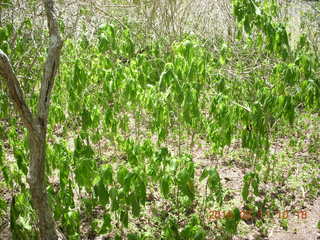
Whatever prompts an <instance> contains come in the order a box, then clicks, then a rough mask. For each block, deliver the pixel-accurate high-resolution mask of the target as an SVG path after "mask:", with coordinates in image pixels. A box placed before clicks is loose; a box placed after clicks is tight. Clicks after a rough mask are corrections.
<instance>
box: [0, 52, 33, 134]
mask: <svg viewBox="0 0 320 240" xmlns="http://www.w3.org/2000/svg"><path fill="white" fill-rule="evenodd" d="M0 75H1V76H2V77H3V78H4V80H5V82H6V84H7V86H8V90H9V96H10V98H11V100H12V101H13V103H14V105H15V107H16V109H17V111H18V112H19V113H20V115H21V118H22V121H23V123H24V124H25V126H26V127H27V128H28V130H29V131H30V132H33V133H35V132H38V131H36V129H35V127H34V121H33V116H32V113H31V111H30V109H29V108H28V106H27V104H26V102H25V100H24V97H23V93H22V90H21V87H20V84H19V82H18V79H17V77H16V75H15V73H14V71H13V69H12V65H11V63H10V60H9V58H8V56H7V55H6V54H5V53H4V52H3V51H2V50H1V49H0Z"/></svg>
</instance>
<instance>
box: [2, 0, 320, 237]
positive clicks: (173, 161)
mask: <svg viewBox="0 0 320 240" xmlns="http://www.w3.org/2000/svg"><path fill="white" fill-rule="evenodd" d="M233 6H234V14H235V17H236V20H237V22H238V23H239V26H240V28H239V29H238V30H239V36H238V37H239V41H238V43H241V44H242V45H241V47H240V49H235V47H234V46H232V44H230V43H227V42H223V43H222V44H220V45H219V46H218V50H217V52H215V53H214V54H213V52H212V51H209V50H208V49H207V48H206V47H205V45H204V43H203V42H201V41H200V40H199V39H198V38H197V37H195V36H186V37H185V38H184V39H182V40H180V41H176V42H174V43H173V44H172V45H170V46H164V45H163V44H162V43H161V42H160V41H154V42H153V43H152V44H146V45H143V46H141V45H139V44H138V43H137V42H136V41H135V35H134V33H133V32H131V30H130V29H122V28H121V27H118V26H117V25H112V24H111V25H110V24H105V25H102V26H101V27H100V28H99V29H97V31H96V35H95V39H94V40H92V41H91V40H88V39H87V37H86V36H85V35H82V36H80V37H79V39H78V41H75V40H67V41H66V42H65V47H64V55H63V58H62V60H61V68H60V74H59V78H58V79H57V81H56V84H55V91H54V92H53V96H52V107H51V109H50V115H49V129H48V135H49V137H48V138H49V144H48V146H47V163H48V164H47V166H48V167H47V169H46V173H47V176H46V177H47V179H48V181H49V182H51V181H52V179H54V182H55V183H57V186H56V185H50V186H49V187H48V195H49V199H50V204H51V206H52V207H53V210H54V217H55V219H56V221H57V222H58V223H59V225H61V229H62V230H63V232H64V233H65V234H66V235H67V237H68V239H69V238H70V239H82V238H83V236H82V233H81V231H82V228H81V226H82V224H84V223H83V221H87V222H89V223H90V227H91V229H90V231H91V232H92V233H94V234H107V233H110V232H111V231H114V232H115V233H117V234H118V235H116V237H115V239H121V237H120V235H124V234H123V233H124V232H130V233H128V234H127V236H126V237H127V238H128V239H149V238H147V237H145V238H144V234H145V233H146V232H147V230H146V229H143V230H141V231H144V232H142V233H141V232H139V233H138V232H137V233H132V232H131V230H132V229H134V227H133V225H134V223H135V222H137V221H139V219H145V217H146V215H147V214H148V209H149V207H150V205H152V204H155V203H154V200H152V197H154V196H153V195H156V196H155V198H159V199H157V200H160V201H159V202H160V204H163V206H161V207H163V208H164V209H165V210H162V209H161V210H160V209H156V210H155V211H154V212H155V215H156V216H155V217H154V219H152V221H154V222H155V226H156V228H158V230H159V229H161V234H162V236H161V237H162V238H163V239H185V240H187V239H190V240H191V239H198V240H201V239H206V237H207V235H208V232H209V231H207V226H206V221H204V219H203V217H202V216H201V217H199V216H198V215H197V213H198V212H197V211H199V209H198V208H199V206H198V205H197V204H198V203H199V202H201V200H202V201H203V202H204V204H203V208H204V209H202V210H203V211H205V210H207V206H208V204H211V205H213V206H215V205H218V206H220V207H221V206H223V204H224V201H225V197H226V189H225V188H224V187H223V186H222V180H221V178H220V174H219V167H218V166H216V167H213V168H210V169H204V170H203V171H202V174H201V176H200V177H199V179H198V175H197V174H196V172H197V167H198V166H197V163H196V162H195V160H194V159H193V156H191V155H190V152H189V151H188V150H187V147H186V146H185V145H186V144H184V143H186V142H188V141H189V138H190V137H191V142H192V143H193V140H194V139H197V140H198V139H202V140H203V141H205V142H206V143H208V144H209V145H210V146H211V149H210V150H211V153H212V154H217V153H223V151H224V149H225V147H226V146H230V145H231V144H232V143H234V142H241V144H239V145H240V146H241V147H242V148H243V149H245V150H246V151H248V153H249V155H250V159H249V161H251V162H250V164H251V167H252V170H251V171H250V172H248V173H247V174H246V175H245V176H244V178H243V187H242V198H243V200H244V202H245V203H248V202H250V200H251V195H252V194H254V195H255V196H258V195H259V192H260V191H261V189H260V188H261V186H260V177H259V176H260V174H261V172H260V170H261V165H264V164H265V165H268V164H270V163H269V162H268V161H267V160H266V161H264V160H265V159H268V156H269V150H270V149H269V148H270V142H271V139H272V137H273V136H274V135H275V134H276V127H277V126H281V125H285V124H287V122H288V123H289V124H290V125H292V124H294V121H295V118H296V116H297V114H299V110H298V106H299V107H301V106H303V107H304V108H305V109H306V110H308V109H309V110H310V109H311V110H312V111H318V110H319V106H320V101H319V99H320V84H319V83H320V80H319V76H318V75H317V73H319V69H318V68H319V63H318V62H317V61H316V56H315V54H314V53H313V52H312V50H311V49H310V47H309V46H308V40H307V39H306V37H305V36H302V37H301V39H300V42H299V44H298V47H297V49H291V48H290V46H289V41H288V34H287V32H286V29H285V25H284V24H282V23H279V22H277V21H276V20H275V19H274V16H275V15H276V9H277V7H276V5H275V1H253V0H245V1H240V0H234V1H233ZM32 24H33V23H32V22H31V21H28V20H26V21H25V22H24V23H23V26H25V27H26V28H30V29H31V28H32ZM61 24H62V23H61ZM11 34H12V26H10V25H4V26H2V27H1V28H0V48H1V49H3V50H5V51H6V52H7V53H11V54H12V55H13V56H14V58H19V57H21V56H23V54H25V52H26V51H27V49H28V40H27V39H24V38H23V37H22V36H21V35H20V34H18V39H17V46H16V47H15V48H11V47H10V46H9V44H8V40H9V39H10V37H11ZM240 37H243V38H244V40H243V41H241V40H240ZM95 41H96V42H95ZM257 49H261V51H259V53H258V54H257V56H256V58H255V59H253V60H254V61H255V63H254V64H256V62H258V63H261V65H268V68H266V69H265V68H264V67H261V68H259V67H257V68H256V66H255V65H254V70H252V69H249V73H248V74H246V75H245V74H243V76H245V77H242V75H241V74H240V73H244V72H248V69H246V66H249V67H250V68H251V67H252V66H250V63H251V62H250V61H251V59H249V57H248V58H245V59H241V58H240V57H239V56H242V55H244V56H247V55H249V56H252V55H253V54H252V53H251V52H254V51H256V50H257ZM237 51H239V52H237ZM249 53H250V54H251V55H250V54H249ZM28 61H29V60H28ZM248 62H249V63H248ZM229 64H231V65H232V67H233V69H232V71H234V72H231V73H230V74H229V72H228V66H229ZM26 74H27V73H26ZM23 88H24V89H25V90H26V95H27V96H28V102H30V103H31V105H32V106H33V107H34V106H35V104H34V101H33V100H34V97H35V96H36V94H35V93H34V92H33V90H32V89H36V88H37V82H36V81H30V82H28V83H26V85H25V86H23ZM0 108H1V111H0V120H1V121H2V118H9V119H10V120H8V121H9V123H10V125H11V126H12V127H7V126H5V125H3V126H2V125H0V128H1V131H0V137H1V138H0V139H1V140H0V169H1V172H2V175H3V178H4V181H5V183H6V185H7V187H8V188H10V189H11V190H14V191H19V192H20V191H21V193H19V194H17V195H16V196H15V197H14V198H13V200H14V202H13V203H12V204H11V206H10V211H11V213H12V214H11V215H10V216H11V219H10V220H11V221H12V229H11V230H12V232H13V234H15V235H14V236H16V239H26V236H28V239H32V238H33V237H36V233H35V232H34V231H33V230H34V227H35V226H36V221H35V220H34V216H33V212H32V210H31V207H30V206H29V205H27V207H26V208H25V209H24V208H23V207H22V203H23V202H28V201H29V199H28V195H27V194H26V193H25V191H26V179H25V178H26V176H27V173H28V169H27V166H28V158H27V156H28V152H27V151H26V149H27V148H26V146H27V145H28V141H27V140H26V139H27V138H25V136H24V135H25V134H24V132H23V131H21V127H20V123H19V122H18V121H17V119H16V117H15V116H14V114H12V111H11V106H9V103H8V99H7V97H6V94H4V92H3V91H2V89H1V91H0ZM172 143H173V144H172ZM192 143H191V144H190V145H191V148H192ZM5 145H6V146H5ZM8 149H10V150H12V151H11V152H12V153H13V156H14V163H12V164H11V163H10V164H9V163H8V162H7V161H6V160H5V158H6V155H7V154H6V153H7V151H9V150H8ZM198 180H199V181H198ZM204 180H205V181H204ZM199 182H200V183H199ZM202 183H205V185H206V189H208V190H209V193H208V194H209V196H207V193H206V196H203V194H202V193H201V192H199V189H200V188H199V186H201V184H202ZM14 191H13V192H14ZM150 199H151V200H150ZM209 200H213V201H211V202H210V203H209ZM150 201H151V202H152V201H153V202H152V203H150ZM152 207H154V208H158V207H159V206H153V205H152ZM152 207H151V208H152ZM201 207H202V206H201ZM7 208H9V207H8V204H7V203H6V202H5V201H4V200H2V199H0V213H1V211H2V210H3V211H5V209H7ZM191 213H192V214H191ZM173 215H174V216H173ZM84 216H85V217H84ZM181 218H182V220H183V221H181ZM239 222H240V212H239V209H234V210H233V211H232V212H231V215H230V216H229V217H228V218H226V219H223V220H222V221H221V223H222V226H223V231H225V233H226V234H229V235H235V234H237V232H238V225H239ZM143 224H144V223H143ZM157 224H159V225H160V226H158V225H157ZM123 228H127V229H126V230H123ZM118 231H119V232H118ZM159 231H160V230H159ZM150 235H153V233H150Z"/></svg>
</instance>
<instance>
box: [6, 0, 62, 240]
mask: <svg viewBox="0 0 320 240" xmlns="http://www.w3.org/2000/svg"><path fill="white" fill-rule="evenodd" d="M43 4H44V8H45V12H46V16H47V21H48V28H49V36H50V44H49V48H48V56H47V59H46V62H45V65H44V73H43V79H42V81H41V89H40V98H39V102H38V112H37V114H36V115H35V116H34V114H32V112H31V111H30V109H29V107H28V106H27V104H26V102H25V99H24V96H23V92H22V90H21V87H20V84H19V81H18V79H17V77H16V75H15V73H14V71H13V69H12V65H11V63H10V61H9V58H8V57H7V55H6V54H5V53H4V52H3V51H1V50H0V75H1V76H2V77H3V78H4V80H5V82H6V84H7V87H8V92H9V97H10V98H11V100H12V102H13V103H14V106H15V108H16V110H17V111H18V113H19V114H20V117H21V119H22V121H23V123H24V125H25V127H26V128H27V129H28V133H29V144H30V146H29V147H30V166H29V173H28V183H29V186H30V192H31V198H32V204H33V208H34V209H35V210H36V213H37V216H38V221H39V224H38V226H39V231H40V239H41V240H57V239H58V232H57V229H56V226H55V222H54V218H53V214H52V210H51V208H50V206H49V203H48V194H47V191H46V176H45V167H46V166H45V163H46V136H47V124H48V113H49V106H50V97H51V91H52V88H53V85H54V78H55V76H56V73H57V69H58V67H59V63H60V55H61V49H62V45H63V41H62V40H61V37H60V34H59V28H58V24H57V21H56V18H55V15H54V7H53V0H43Z"/></svg>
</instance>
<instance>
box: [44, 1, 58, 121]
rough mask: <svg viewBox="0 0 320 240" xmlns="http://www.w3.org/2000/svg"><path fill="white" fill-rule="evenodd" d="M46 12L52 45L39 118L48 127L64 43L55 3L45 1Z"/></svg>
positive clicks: (49, 51)
mask: <svg viewBox="0 0 320 240" xmlns="http://www.w3.org/2000/svg"><path fill="white" fill-rule="evenodd" d="M43 4H44V7H45V12H46V15H47V21H48V28H49V36H50V45H49V49H48V56H47V59H46V62H45V66H44V76H43V79H42V82H41V90H40V100H39V104H38V118H39V120H40V121H41V124H43V126H46V124H47V120H48V112H49V105H50V97H51V91H52V88H53V84H54V78H55V76H56V74H57V69H58V67H59V63H60V55H61V48H62V45H63V41H62V39H61V37H60V33H59V26H58V23H57V20H56V17H55V15H54V8H53V1H52V0H43Z"/></svg>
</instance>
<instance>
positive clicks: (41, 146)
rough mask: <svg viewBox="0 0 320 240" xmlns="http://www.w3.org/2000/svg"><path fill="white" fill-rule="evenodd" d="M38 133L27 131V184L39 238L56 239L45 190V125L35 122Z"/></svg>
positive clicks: (45, 239)
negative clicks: (36, 218)
mask: <svg viewBox="0 0 320 240" xmlns="http://www.w3.org/2000/svg"><path fill="white" fill-rule="evenodd" d="M36 128H37V129H39V131H40V134H39V135H38V134H37V135H35V134H33V133H29V139H30V141H29V142H30V160H31V161H30V167H29V178H28V182H29V186H30V192H31V197H32V204H33V207H34V209H35V210H36V212H37V215H38V221H39V223H38V224H39V225H38V226H39V230H40V239H42V240H57V239H58V236H57V232H56V226H55V222H54V219H53V214H52V211H51V208H50V206H49V205H48V195H47V191H46V177H45V162H46V159H45V158H46V153H45V151H46V150H45V148H46V127H45V126H41V125H40V124H36Z"/></svg>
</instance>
